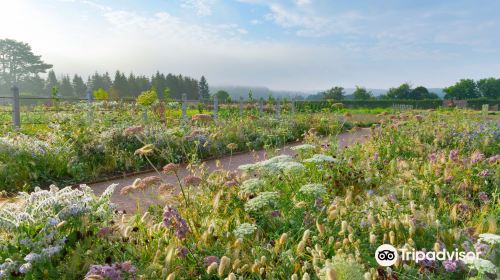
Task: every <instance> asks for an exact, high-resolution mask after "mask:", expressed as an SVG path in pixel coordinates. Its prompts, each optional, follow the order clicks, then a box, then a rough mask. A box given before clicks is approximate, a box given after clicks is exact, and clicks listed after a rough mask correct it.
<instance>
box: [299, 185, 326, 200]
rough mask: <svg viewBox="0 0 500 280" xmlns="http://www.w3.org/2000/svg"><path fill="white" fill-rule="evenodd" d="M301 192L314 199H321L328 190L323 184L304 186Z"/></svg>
mask: <svg viewBox="0 0 500 280" xmlns="http://www.w3.org/2000/svg"><path fill="white" fill-rule="evenodd" d="M299 191H300V192H301V193H303V194H305V195H308V196H312V197H319V196H323V195H325V194H326V189H325V187H324V186H323V185H321V184H307V185H303V186H302V187H301V188H300V190H299Z"/></svg>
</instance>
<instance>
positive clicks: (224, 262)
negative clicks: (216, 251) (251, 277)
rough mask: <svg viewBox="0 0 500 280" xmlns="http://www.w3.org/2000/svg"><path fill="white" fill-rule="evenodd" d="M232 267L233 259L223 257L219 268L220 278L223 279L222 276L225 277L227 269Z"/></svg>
mask: <svg viewBox="0 0 500 280" xmlns="http://www.w3.org/2000/svg"><path fill="white" fill-rule="evenodd" d="M230 265H231V259H230V258H228V257H226V256H222V258H221V259H220V264H219V268H218V269H217V274H218V275H219V277H222V275H224V272H225V271H226V269H227V268H229V266H230Z"/></svg>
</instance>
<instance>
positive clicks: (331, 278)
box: [326, 268, 337, 280]
mask: <svg viewBox="0 0 500 280" xmlns="http://www.w3.org/2000/svg"><path fill="white" fill-rule="evenodd" d="M326 279H327V280H337V275H336V274H335V270H333V269H331V268H327V269H326Z"/></svg>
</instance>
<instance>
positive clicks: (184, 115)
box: [182, 93, 187, 120]
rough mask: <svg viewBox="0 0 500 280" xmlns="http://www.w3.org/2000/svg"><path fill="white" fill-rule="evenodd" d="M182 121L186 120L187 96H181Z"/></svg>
mask: <svg viewBox="0 0 500 280" xmlns="http://www.w3.org/2000/svg"><path fill="white" fill-rule="evenodd" d="M182 119H183V120H187V95H186V94H185V93H183V94H182Z"/></svg>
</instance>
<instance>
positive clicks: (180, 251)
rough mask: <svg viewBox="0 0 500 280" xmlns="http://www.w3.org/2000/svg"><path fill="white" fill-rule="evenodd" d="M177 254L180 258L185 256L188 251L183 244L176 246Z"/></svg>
mask: <svg viewBox="0 0 500 280" xmlns="http://www.w3.org/2000/svg"><path fill="white" fill-rule="evenodd" d="M176 251H177V256H178V257H179V258H181V259H183V258H185V257H186V256H187V254H188V253H189V251H188V249H187V248H186V247H184V246H179V247H177V250H176Z"/></svg>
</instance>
